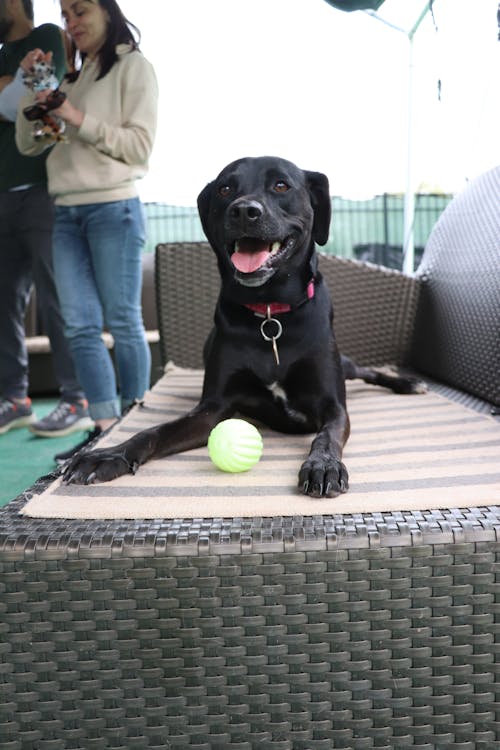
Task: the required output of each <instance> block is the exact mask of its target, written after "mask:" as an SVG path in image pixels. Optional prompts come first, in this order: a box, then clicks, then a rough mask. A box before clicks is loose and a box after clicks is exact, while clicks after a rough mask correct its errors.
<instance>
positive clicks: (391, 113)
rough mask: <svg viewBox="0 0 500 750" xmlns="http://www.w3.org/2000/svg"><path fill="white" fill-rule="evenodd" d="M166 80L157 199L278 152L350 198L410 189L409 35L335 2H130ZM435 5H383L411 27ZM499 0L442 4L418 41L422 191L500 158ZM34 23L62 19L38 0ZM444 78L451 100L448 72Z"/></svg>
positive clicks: (146, 189)
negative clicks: (232, 165) (236, 163)
mask: <svg viewBox="0 0 500 750" xmlns="http://www.w3.org/2000/svg"><path fill="white" fill-rule="evenodd" d="M120 5H121V8H122V9H123V11H124V13H125V15H126V16H127V17H128V18H129V20H131V21H132V22H134V23H135V24H136V25H137V26H138V27H139V28H140V30H141V33H142V42H141V49H142V51H143V52H144V54H145V55H146V57H147V58H148V59H149V60H150V61H151V62H152V63H153V64H154V66H155V69H156V73H157V76H158V80H159V85H160V116H159V128H158V136H157V141H156V145H155V149H154V153H153V157H152V160H151V168H150V173H149V175H148V176H147V177H146V178H145V179H144V180H142V181H141V184H140V191H141V196H142V198H143V199H144V200H146V201H162V202H167V203H172V204H177V205H194V204H195V202H196V197H197V195H198V193H199V192H200V190H201V189H202V188H203V187H204V185H205V184H206V183H207V182H208V181H210V180H211V179H213V178H214V177H215V176H216V175H217V174H218V172H219V171H220V170H221V169H222V168H223V167H224V165H225V164H227V163H228V162H229V161H232V160H233V159H237V158H239V157H241V156H248V155H254V156H258V155H263V154H273V155H277V156H282V157H284V158H287V159H290V160H291V161H294V162H296V163H297V164H298V165H299V166H300V167H302V168H304V169H313V170H318V171H321V172H325V173H326V174H327V175H328V177H329V180H330V186H331V192H332V194H335V195H342V196H344V197H348V198H356V197H367V196H370V195H374V194H377V193H382V192H403V191H404V189H405V187H406V167H407V132H408V117H407V115H408V107H407V99H408V97H407V92H408V70H409V66H408V48H409V43H408V40H407V37H406V36H405V35H404V34H402V33H400V32H398V31H396V30H394V29H392V28H390V27H388V26H386V25H384V24H382V23H380V22H379V21H377V20H375V19H373V18H371V17H370V16H369V15H368V14H366V13H363V12H359V11H358V12H355V13H345V12H342V11H338V10H335V9H334V8H332V7H331V6H330V5H328V4H327V3H326V2H325V0H141V1H140V2H138V0H121V2H120ZM424 5H425V2H424V0H386V2H385V3H384V4H383V5H382V7H381V9H380V15H383V16H384V18H386V19H390V20H391V21H393V22H395V23H396V25H400V26H403V27H404V28H405V29H409V28H411V26H412V25H413V23H414V22H415V21H416V19H417V18H418V16H419V14H420V11H421V10H422V9H423V7H424ZM496 10H497V0H435V2H434V17H435V20H436V24H437V27H438V28H437V31H436V28H435V27H434V24H433V22H432V19H431V16H430V14H429V15H428V16H427V17H426V19H425V20H424V22H423V23H422V26H421V27H420V29H419V31H418V33H417V35H416V36H415V45H414V63H415V64H414V98H413V100H414V113H415V125H414V147H413V154H414V170H413V176H414V180H413V183H414V187H415V189H417V190H418V189H422V188H432V189H443V190H459V189H461V188H462V187H463V186H464V184H465V182H466V180H467V179H471V178H473V177H474V176H476V175H477V174H480V173H481V172H483V171H485V170H486V169H489V168H491V167H493V166H495V165H496V164H498V163H500V155H499V143H500V127H499V126H500V97H499V80H500V61H499V55H500V42H498V41H497V27H496ZM35 14H36V15H35V21H36V23H37V24H39V23H42V22H45V21H54V22H59V21H60V9H59V2H58V0H35ZM438 79H441V82H442V87H441V101H439V100H438V96H437V89H438V86H437V81H438Z"/></svg>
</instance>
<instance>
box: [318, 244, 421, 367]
mask: <svg viewBox="0 0 500 750" xmlns="http://www.w3.org/2000/svg"><path fill="white" fill-rule="evenodd" d="M319 268H320V271H321V273H322V274H323V277H324V278H325V281H326V282H327V283H328V285H329V287H330V290H331V293H332V297H333V304H334V312H335V335H336V338H337V341H338V344H339V348H340V351H341V352H342V353H343V354H346V355H348V356H349V357H352V358H353V359H355V360H356V361H357V362H358V363H359V364H365V365H368V364H369V365H384V364H393V365H401V366H402V365H405V364H408V362H409V357H410V349H411V344H412V338H413V329H414V323H415V314H416V310H417V304H418V299H419V294H420V289H421V282H420V281H419V280H418V279H416V278H414V277H411V276H406V275H405V274H403V273H400V272H399V271H394V270H392V269H389V268H384V267H382V266H376V265H373V264H372V263H363V262H360V261H355V260H348V259H346V258H337V257H335V256H332V255H324V254H320V260H319Z"/></svg>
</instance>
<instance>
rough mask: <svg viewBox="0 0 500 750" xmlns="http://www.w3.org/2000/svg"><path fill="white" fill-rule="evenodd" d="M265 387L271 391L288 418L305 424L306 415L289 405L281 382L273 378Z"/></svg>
mask: <svg viewBox="0 0 500 750" xmlns="http://www.w3.org/2000/svg"><path fill="white" fill-rule="evenodd" d="M266 387H267V389H268V390H269V391H270V392H271V394H272V396H273V398H274V400H275V401H277V402H278V403H280V404H281V406H282V407H283V409H284V411H285V413H286V414H287V415H288V416H289V417H290V419H293V421H294V422H299V423H300V424H305V423H306V422H307V417H306V415H305V414H303V413H302V412H301V411H298V410H297V409H294V408H293V407H292V406H291V404H290V401H289V399H288V396H287V393H286V390H285V389H284V387H283V385H282V384H281V383H278V381H277V380H275V381H273V382H272V383H270V384H269V385H267V386H266Z"/></svg>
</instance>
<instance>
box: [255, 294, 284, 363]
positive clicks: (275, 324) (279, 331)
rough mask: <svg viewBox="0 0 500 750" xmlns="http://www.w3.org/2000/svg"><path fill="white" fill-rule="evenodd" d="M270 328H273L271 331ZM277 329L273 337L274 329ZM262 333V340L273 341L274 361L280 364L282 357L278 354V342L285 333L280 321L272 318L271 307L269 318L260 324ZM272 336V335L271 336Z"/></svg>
mask: <svg viewBox="0 0 500 750" xmlns="http://www.w3.org/2000/svg"><path fill="white" fill-rule="evenodd" d="M266 326H267V328H268V333H266ZM269 326H271V330H269ZM273 327H275V332H274V335H272V329H273ZM260 332H261V334H262V338H263V339H264V341H271V342H272V345H273V354H274V359H275V362H276V364H277V365H279V363H280V357H279V354H278V345H277V343H276V342H277V340H278V339H279V337H280V336H281V334H282V333H283V327H282V325H281V323H280V322H279V320H276V318H272V317H271V307H270V305H268V306H267V318H265V319H264V320H263V321H262V323H261V324H260ZM269 334H271V335H269Z"/></svg>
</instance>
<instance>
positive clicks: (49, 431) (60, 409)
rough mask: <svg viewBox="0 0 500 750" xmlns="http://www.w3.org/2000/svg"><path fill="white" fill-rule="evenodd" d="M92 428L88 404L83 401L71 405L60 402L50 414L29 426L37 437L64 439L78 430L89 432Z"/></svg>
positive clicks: (92, 423) (66, 402)
mask: <svg viewBox="0 0 500 750" xmlns="http://www.w3.org/2000/svg"><path fill="white" fill-rule="evenodd" d="M93 426H94V422H93V421H92V419H91V418H90V415H89V410H88V403H87V401H85V399H83V400H82V401H76V402H75V403H73V404H70V403H69V402H68V401H60V402H59V403H58V404H57V406H56V408H55V409H54V410H53V411H51V412H50V414H47V416H46V417H43V419H39V420H38V422H35V423H34V424H31V425H30V430H31V432H33V433H34V434H35V435H39V437H64V435H71V433H72V432H78V430H90V429H91V428H92V427H93Z"/></svg>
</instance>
